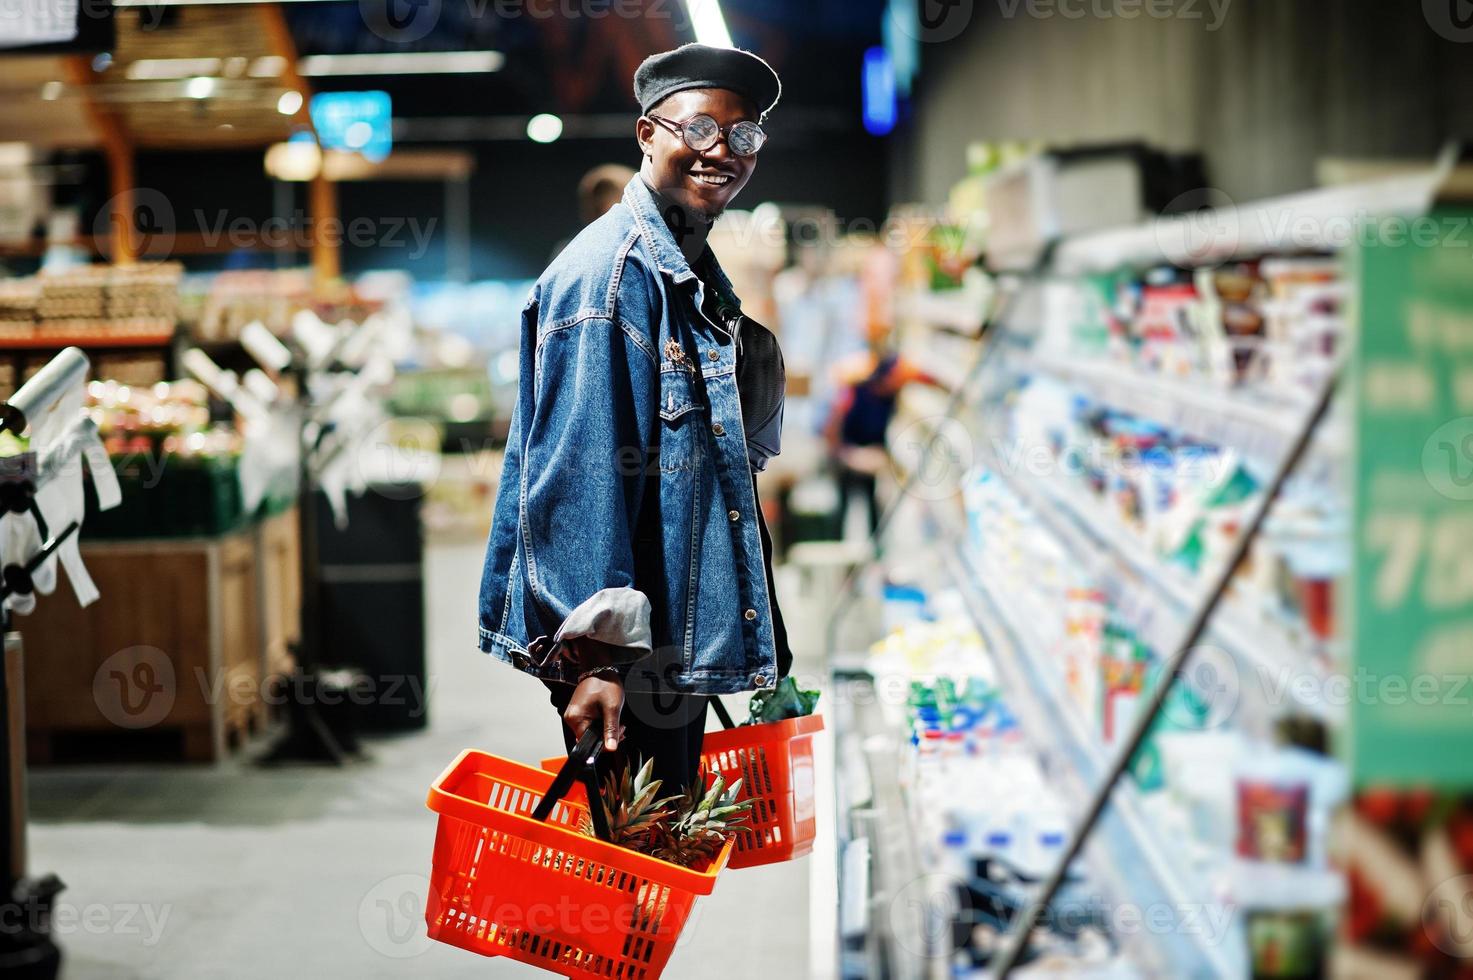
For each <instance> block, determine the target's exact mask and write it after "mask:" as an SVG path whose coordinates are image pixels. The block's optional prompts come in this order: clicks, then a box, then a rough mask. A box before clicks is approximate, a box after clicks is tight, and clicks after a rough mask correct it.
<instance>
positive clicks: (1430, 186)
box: [1054, 170, 1440, 275]
mask: <svg viewBox="0 0 1473 980" xmlns="http://www.w3.org/2000/svg"><path fill="white" fill-rule="evenodd" d="M1439 179H1440V174H1439V172H1438V171H1436V170H1428V171H1425V172H1423V173H1419V174H1413V175H1411V176H1400V177H1392V178H1387V179H1382V180H1375V181H1368V182H1366V183H1360V184H1354V185H1347V186H1344V187H1331V188H1325V189H1321V190H1314V191H1309V192H1307V193H1303V194H1291V195H1287V196H1285V197H1278V198H1273V199H1271V200H1267V201H1263V202H1260V203H1258V204H1251V205H1245V206H1243V207H1228V208H1217V209H1214V210H1212V211H1210V212H1202V213H1198V214H1195V215H1179V216H1172V217H1163V218H1158V219H1156V220H1154V221H1151V222H1147V223H1146V224H1143V225H1136V226H1134V227H1130V228H1122V229H1116V230H1113V231H1103V232H1096V233H1093V234H1087V235H1080V236H1077V237H1075V238H1071V239H1068V240H1067V241H1064V242H1062V243H1061V244H1060V246H1059V248H1058V250H1057V251H1056V252H1055V254H1054V270H1055V271H1057V272H1059V273H1061V274H1063V275H1083V274H1086V273H1090V272H1109V271H1113V270H1115V269H1119V268H1120V267H1122V266H1145V265H1154V264H1157V263H1160V262H1163V261H1174V262H1178V263H1180V262H1190V263H1191V264H1197V265H1202V264H1211V263H1214V262H1223V261H1226V260H1228V259H1231V258H1234V257H1247V256H1255V255H1262V254H1264V253H1266V252H1291V253H1298V252H1306V251H1335V250H1338V249H1340V248H1342V247H1344V246H1345V245H1347V244H1349V243H1350V242H1351V241H1353V239H1354V235H1353V233H1352V232H1353V228H1354V226H1355V225H1354V223H1355V222H1357V221H1361V220H1364V218H1365V217H1366V216H1368V215H1370V216H1378V215H1418V214H1425V213H1427V209H1428V208H1429V206H1430V205H1431V203H1432V199H1433V195H1434V193H1435V192H1436V189H1437V184H1438V182H1439Z"/></svg>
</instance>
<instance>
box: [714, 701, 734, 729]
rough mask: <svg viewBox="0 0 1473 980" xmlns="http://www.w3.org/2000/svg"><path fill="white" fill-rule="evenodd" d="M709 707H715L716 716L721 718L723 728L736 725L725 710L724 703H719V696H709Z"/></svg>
mask: <svg viewBox="0 0 1473 980" xmlns="http://www.w3.org/2000/svg"><path fill="white" fill-rule="evenodd" d="M711 707H712V708H714V709H715V711H716V717H717V718H720V719H721V725H722V727H723V728H735V727H736V724H735V723H734V722H732V720H731V715H729V714H727V712H726V705H724V704H722V703H721V699H720V698H718V697H716V696H714V695H713V696H712V697H711Z"/></svg>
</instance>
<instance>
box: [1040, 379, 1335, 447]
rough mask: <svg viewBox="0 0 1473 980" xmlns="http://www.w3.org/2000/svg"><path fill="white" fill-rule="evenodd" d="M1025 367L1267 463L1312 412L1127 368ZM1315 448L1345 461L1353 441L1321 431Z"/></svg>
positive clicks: (1296, 403)
mask: <svg viewBox="0 0 1473 980" xmlns="http://www.w3.org/2000/svg"><path fill="white" fill-rule="evenodd" d="M1020 366H1021V367H1023V368H1024V369H1025V370H1028V369H1031V370H1033V371H1035V372H1037V373H1040V374H1046V375H1050V376H1052V377H1055V378H1058V379H1060V380H1062V381H1065V382H1068V383H1069V384H1071V385H1074V386H1077V387H1078V388H1080V389H1082V390H1084V391H1085V392H1087V393H1089V394H1090V395H1092V396H1094V397H1095V398H1097V399H1098V400H1100V401H1102V402H1105V403H1106V404H1109V405H1111V406H1112V407H1114V408H1117V409H1119V410H1121V411H1124V412H1129V413H1130V414H1132V415H1136V416H1138V417H1140V418H1143V419H1147V420H1150V421H1152V422H1156V423H1158V424H1161V425H1165V426H1169V427H1171V428H1173V429H1177V430H1180V431H1181V432H1184V433H1186V434H1187V435H1190V436H1192V437H1193V438H1195V439H1199V440H1201V441H1203V442H1207V443H1211V444H1214V445H1218V446H1226V447H1231V448H1234V449H1237V450H1240V451H1242V452H1245V453H1247V454H1249V455H1250V456H1255V457H1260V458H1265V459H1276V458H1278V457H1279V456H1281V455H1283V454H1284V453H1285V452H1287V451H1288V449H1289V447H1290V446H1291V445H1292V444H1293V442H1294V438H1295V437H1296V436H1297V435H1298V432H1299V425H1300V423H1301V422H1302V421H1303V419H1304V418H1305V416H1306V415H1307V414H1308V412H1309V409H1310V405H1309V403H1308V402H1307V401H1303V402H1300V401H1291V400H1287V399H1286V400H1282V401H1278V402H1273V403H1269V402H1266V401H1265V400H1262V399H1256V398H1250V397H1246V396H1243V395H1238V394H1234V393H1232V392H1229V391H1225V390H1223V389H1222V388H1219V387H1216V386H1214V385H1212V384H1209V383H1205V382H1204V383H1196V384H1193V383H1191V382H1185V381H1173V380H1171V379H1168V378H1164V377H1161V376H1160V375H1156V374H1151V373H1149V372H1146V371H1141V370H1138V369H1134V368H1131V367H1128V366H1126V365H1118V364H1109V363H1104V362H1096V363H1091V362H1089V361H1087V360H1086V361H1081V360H1074V359H1069V358H1065V357H1061V356H1058V355H1048V354H1033V355H1031V356H1029V357H1027V358H1026V359H1024V360H1022V361H1021V362H1020ZM1315 446H1316V449H1318V450H1319V451H1320V452H1323V453H1327V454H1330V455H1331V456H1333V457H1336V458H1339V457H1342V456H1344V455H1345V453H1346V452H1347V451H1348V440H1347V438H1346V435H1345V430H1344V428H1343V426H1332V427H1330V428H1328V429H1322V430H1321V432H1320V433H1318V434H1317V439H1316V443H1315Z"/></svg>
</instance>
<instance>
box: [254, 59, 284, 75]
mask: <svg viewBox="0 0 1473 980" xmlns="http://www.w3.org/2000/svg"><path fill="white" fill-rule="evenodd" d="M284 71H286V59H285V58H283V57H282V56H281V55H279V54H268V55H263V56H262V57H260V58H257V59H256V60H255V61H253V62H251V67H250V68H249V69H248V70H247V72H246V74H248V75H250V76H251V77H252V78H280V77H281V74H282V72H284Z"/></svg>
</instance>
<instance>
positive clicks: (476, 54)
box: [297, 51, 506, 77]
mask: <svg viewBox="0 0 1473 980" xmlns="http://www.w3.org/2000/svg"><path fill="white" fill-rule="evenodd" d="M505 63H506V56H505V55H503V54H502V53H501V52H500V51H406V52H400V53H390V54H313V55H308V56H307V57H305V58H302V59H301V60H299V61H298V62H297V71H298V72H299V73H300V74H302V75H306V76H309V77H321V76H323V75H447V74H473V73H480V72H492V71H500V70H501V66H502V65H504V64H505Z"/></svg>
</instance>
